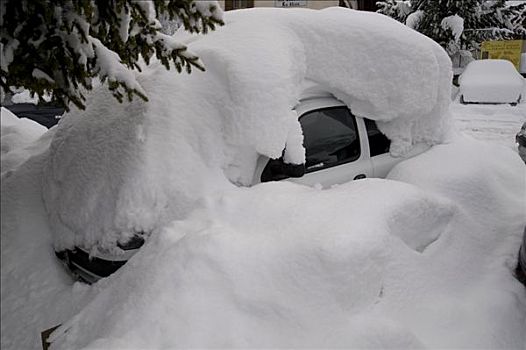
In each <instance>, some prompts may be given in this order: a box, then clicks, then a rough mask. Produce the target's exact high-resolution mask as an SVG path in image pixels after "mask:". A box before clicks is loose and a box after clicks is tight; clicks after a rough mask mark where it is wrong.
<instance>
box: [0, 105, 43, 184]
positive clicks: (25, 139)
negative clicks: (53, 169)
mask: <svg viewBox="0 0 526 350" xmlns="http://www.w3.org/2000/svg"><path fill="white" fill-rule="evenodd" d="M0 116H1V118H2V120H1V122H0V125H1V136H2V141H1V143H2V151H1V157H2V158H1V159H2V163H1V167H0V168H1V173H2V175H3V174H4V173H7V172H9V171H11V170H14V169H15V168H16V167H17V166H19V165H20V164H22V163H23V162H24V161H25V160H26V159H27V158H29V157H30V156H31V154H32V151H31V149H35V148H40V149H41V150H43V149H46V148H47V146H43V145H42V144H37V145H32V143H34V142H35V141H36V140H38V139H39V138H40V137H41V136H42V135H43V134H44V133H46V131H47V128H46V127H44V126H42V125H40V124H38V123H37V122H34V121H32V120H31V119H27V118H18V117H17V116H16V115H14V114H13V113H12V112H11V111H9V110H8V109H7V108H4V107H1V112H0ZM49 139H50V138H49V137H48V138H47V143H49Z"/></svg>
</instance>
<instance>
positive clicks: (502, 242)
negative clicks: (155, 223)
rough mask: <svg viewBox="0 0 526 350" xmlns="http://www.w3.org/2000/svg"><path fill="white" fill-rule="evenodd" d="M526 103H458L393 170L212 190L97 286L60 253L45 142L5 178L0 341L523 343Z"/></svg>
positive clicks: (28, 345)
mask: <svg viewBox="0 0 526 350" xmlns="http://www.w3.org/2000/svg"><path fill="white" fill-rule="evenodd" d="M524 108H526V104H525V103H522V104H520V105H518V106H517V107H511V106H509V105H495V106H493V105H460V104H459V103H458V97H457V99H456V101H454V104H453V116H454V122H455V127H456V128H457V129H458V130H460V131H461V132H462V133H464V134H467V135H466V136H463V137H459V138H458V139H457V140H456V141H454V142H451V143H449V144H446V145H438V146H435V147H433V148H431V150H430V151H428V152H426V153H424V154H422V155H420V156H418V157H417V158H415V159H413V160H411V161H408V162H404V163H401V164H400V165H399V166H398V167H397V168H395V169H394V170H393V171H392V172H391V174H390V175H389V179H388V180H366V181H363V182H362V180H361V181H357V182H353V183H349V184H346V185H342V186H338V187H335V188H332V189H328V190H316V189H310V188H307V187H301V186H299V185H295V184H291V183H271V184H269V183H267V184H262V185H258V186H255V187H252V188H235V187H229V188H227V189H226V191H223V192H222V193H216V194H209V195H208V196H207V197H206V198H205V200H203V201H202V202H201V203H200V204H199V207H198V208H197V210H196V211H194V212H193V213H192V214H191V215H190V217H189V218H187V219H185V220H179V221H173V222H171V223H169V224H167V225H164V226H163V227H161V228H160V229H159V234H158V235H153V236H152V237H151V239H150V240H149V241H148V243H147V244H146V246H145V247H144V248H143V249H142V250H141V251H140V252H139V254H137V255H136V256H134V257H133V258H132V260H130V261H129V262H128V263H127V265H125V267H124V268H122V269H121V270H120V271H119V272H117V274H115V275H114V276H112V277H109V278H107V279H103V280H101V281H100V282H98V283H96V284H95V285H92V286H87V285H85V284H82V283H79V282H75V283H73V281H72V280H71V279H70V277H69V275H68V274H67V272H66V271H65V270H64V269H63V267H62V266H61V265H60V264H59V262H58V260H57V259H56V257H55V256H54V254H53V238H52V234H51V228H50V223H49V219H48V216H47V213H46V209H45V207H44V203H43V201H42V177H43V169H44V167H45V166H46V164H47V163H49V162H50V152H49V151H48V150H47V147H40V148H34V149H33V150H32V152H31V155H30V158H29V159H28V160H27V162H25V163H23V164H21V165H20V166H18V167H17V168H16V169H14V170H13V172H12V173H11V174H10V175H9V176H5V174H4V175H3V176H2V181H1V196H0V199H1V201H2V203H1V220H0V222H1V241H2V244H1V245H0V249H1V255H0V256H1V264H0V268H1V283H0V287H1V307H0V312H1V322H0V324H1V348H2V349H6V350H7V349H13V350H18V349H41V340H40V332H41V331H43V330H45V329H48V328H50V327H53V326H55V325H58V324H63V325H64V326H63V327H62V328H60V329H59V330H58V331H57V332H56V333H54V334H53V339H54V344H53V346H54V347H55V348H58V349H61V348H64V349H71V348H91V349H95V348H96V349H100V348H132V349H133V348H149V349H154V348H159V349H161V348H162V349H165V348H173V347H175V346H179V345H188V344H194V345H197V346H198V347H200V348H203V347H205V346H207V345H208V346H210V347H212V346H213V347H216V348H228V347H233V346H235V345H236V344H240V347H245V348H246V347H249V346H250V345H253V346H257V347H264V346H268V347H270V346H272V345H275V344H277V345H275V346H276V347H279V348H284V347H287V346H288V347H293V346H295V347H310V348H312V347H319V348H327V347H330V346H331V345H334V346H336V345H340V346H341V347H344V348H362V349H363V348H398V349H401V348H403V349H407V348H424V347H425V348H456V349H459V348H466V349H467V348H470V349H473V348H477V349H481V348H484V349H524V348H525V347H526V334H525V333H524V329H526V294H525V293H524V287H523V286H521V285H520V284H519V283H518V282H517V281H516V280H515V279H514V278H513V276H512V271H513V269H514V267H515V264H516V261H517V251H518V248H519V245H520V238H521V234H522V229H523V227H524V225H525V224H526V222H525V221H526V220H525V216H524V213H525V212H526V208H525V201H524V198H525V197H524V196H525V193H524V186H525V182H524V178H525V176H526V174H525V169H526V168H525V166H524V164H523V163H521V161H520V158H519V157H518V155H517V153H516V150H511V148H512V147H514V146H515V145H514V142H513V141H514V135H515V133H516V132H517V131H518V130H519V129H520V127H521V125H522V123H523V122H524V121H526V113H525V109H524ZM61 123H62V121H61ZM2 126H4V123H3V120H2ZM26 126H27V127H28V128H31V126H29V125H26ZM110 126H111V125H110ZM24 128H25V127H24ZM55 129H56V128H54V129H51V130H50V131H49V132H48V134H46V135H47V136H45V137H44V139H45V138H46V137H49V134H50V133H51V134H52V132H53V131H54V130H55ZM21 133H25V132H24V131H23V130H21ZM35 137H37V135H35ZM473 138H475V139H479V140H480V141H474V140H473ZM42 139H43V138H40V139H38V140H37V142H36V143H38V142H41V140H42ZM2 140H4V139H3V138H2ZM6 140H7V139H6ZM11 140H12V141H13V142H16V141H17V139H15V138H11ZM33 145H35V143H32V144H30V146H33ZM503 146H504V147H503ZM9 148H10V149H15V148H17V147H15V145H12V146H9ZM159 156H160V157H161V156H162V154H160V155H159ZM340 202H341V203H342V206H339V203H340ZM352 218H354V220H352ZM426 222H427V223H426ZM433 240H434V241H433ZM430 242H432V243H431V244H429V243H430ZM66 330H68V331H67V333H64V332H65V331H66ZM264 335H268V338H263V337H264ZM325 340H326V341H325Z"/></svg>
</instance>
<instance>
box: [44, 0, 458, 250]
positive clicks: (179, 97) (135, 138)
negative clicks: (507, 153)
mask: <svg viewBox="0 0 526 350" xmlns="http://www.w3.org/2000/svg"><path fill="white" fill-rule="evenodd" d="M227 21H228V22H229V23H228V24H227V25H226V26H225V27H224V28H221V29H219V30H218V31H217V32H214V33H210V34H208V35H206V36H203V37H202V38H201V37H200V38H197V39H195V38H193V40H194V41H192V42H191V43H190V44H189V48H190V49H191V50H192V51H193V52H195V53H197V54H198V55H199V57H200V58H201V59H202V60H203V62H204V64H205V66H206V67H207V72H205V73H202V72H193V73H192V74H191V75H177V74H175V73H173V72H167V71H165V70H164V68H163V67H162V66H160V65H159V64H154V66H153V67H150V68H147V69H145V72H144V73H142V74H140V75H138V77H137V80H138V81H139V83H140V84H141V86H142V87H143V88H144V90H145V91H146V92H147V94H148V96H149V98H150V101H149V102H148V103H144V102H142V101H134V102H133V103H124V104H122V105H121V104H118V103H117V102H116V101H114V100H113V99H112V98H111V96H110V94H109V93H108V92H107V91H104V90H101V89H98V90H97V91H95V92H94V93H93V94H92V96H91V97H90V99H89V101H87V109H86V111H84V112H80V111H74V112H72V113H69V114H68V115H67V116H65V117H64V118H63V120H62V121H61V123H60V125H59V127H58V130H57V133H56V136H55V138H54V140H53V142H52V145H51V159H50V162H49V164H48V166H47V167H46V169H45V179H44V188H45V192H44V199H45V203H46V207H47V210H48V212H49V213H50V218H51V223H52V227H53V232H55V234H56V246H57V248H59V249H60V248H64V247H70V246H72V245H73V244H78V245H83V246H85V247H93V246H98V247H101V248H111V247H114V245H115V241H117V240H125V239H126V238H127V237H129V236H130V235H132V234H133V233H136V232H139V233H140V232H145V233H150V232H153V231H155V230H156V229H157V228H159V227H161V226H162V225H163V224H165V223H167V222H168V221H170V220H172V219H174V218H183V217H185V216H186V215H188V213H190V212H191V211H192V209H193V208H194V207H195V206H196V203H197V202H198V200H199V199H200V198H202V197H203V196H205V195H206V194H209V193H213V192H215V191H221V190H223V189H224V188H226V187H228V186H229V184H230V183H235V184H241V185H250V184H251V183H252V180H253V178H252V177H253V174H254V169H255V166H256V161H257V156H258V154H263V155H266V156H269V157H272V158H277V157H280V156H281V155H282V152H283V150H284V149H285V154H284V158H285V159H286V160H287V161H289V162H292V163H302V162H303V161H304V157H305V156H304V150H303V146H302V138H303V137H302V133H301V128H300V125H299V123H298V120H297V115H296V113H295V112H293V110H292V109H293V107H294V106H295V105H296V103H297V102H298V98H299V97H300V94H301V87H302V85H303V83H304V82H306V81H310V82H314V83H316V84H318V85H320V86H322V87H323V88H324V89H326V90H327V91H328V92H332V93H333V94H334V95H335V96H337V97H338V98H340V99H342V100H343V101H345V102H346V103H348V104H349V105H350V107H351V109H352V111H353V112H354V113H356V114H357V115H363V116H367V117H368V118H371V119H376V120H379V121H381V122H380V123H379V125H380V128H381V129H382V130H383V131H384V132H385V133H386V134H387V135H388V136H390V137H391V139H392V141H393V143H392V146H391V147H392V148H391V150H392V152H394V153H401V152H403V151H407V150H408V149H409V148H410V146H411V144H412V143H414V142H416V141H423V142H427V143H431V144H433V143H436V142H439V141H440V140H442V139H443V137H444V135H445V134H446V133H447V124H448V121H449V112H448V106H449V95H450V78H451V69H450V67H451V64H450V61H449V58H448V57H447V55H446V53H445V52H444V51H443V50H442V49H441V48H440V47H439V46H438V45H437V44H436V43H434V42H432V41H431V40H429V39H428V38H426V37H424V36H422V35H420V34H419V33H417V32H415V31H412V30H410V29H408V28H407V27H406V26H404V25H401V24H400V23H398V22H396V21H394V20H392V19H389V18H387V17H384V16H381V15H377V14H368V13H362V12H357V11H352V10H347V9H341V8H340V9H337V8H334V9H328V10H323V11H311V10H286V11H281V10H279V9H262V10H248V11H238V12H234V13H232V14H231V15H229V16H227ZM422 76H426V78H427V80H426V81H425V83H423V82H422ZM285 146H286V147H285ZM227 179H228V180H229V181H227Z"/></svg>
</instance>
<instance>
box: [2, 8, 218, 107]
mask: <svg viewBox="0 0 526 350" xmlns="http://www.w3.org/2000/svg"><path fill="white" fill-rule="evenodd" d="M159 18H164V19H165V20H171V21H178V22H180V23H182V25H183V26H184V28H185V29H186V30H188V31H190V32H197V33H207V32H208V31H209V30H213V29H215V26H216V25H222V24H223V21H222V11H221V9H220V8H219V6H218V4H217V2H216V1H197V0H170V1H166V0H152V1H136V0H53V1H49V0H1V1H0V27H1V29H0V46H1V47H0V70H1V79H0V87H1V89H3V90H4V91H5V92H10V91H12V89H13V88H17V87H24V88H26V89H28V90H29V91H30V92H32V93H35V94H37V95H38V96H39V99H40V100H42V97H43V96H44V95H45V94H51V96H52V100H53V101H54V102H55V103H58V104H61V105H63V106H64V107H66V108H68V105H69V104H70V103H73V104H75V105H76V106H78V107H79V108H84V101H85V96H84V93H83V90H90V89H91V88H92V79H93V78H95V77H98V78H99V79H100V80H101V81H102V82H103V83H106V84H107V85H108V88H109V89H110V90H111V91H112V93H113V95H114V96H115V98H117V99H118V100H119V101H121V102H122V100H123V98H125V97H127V98H128V99H129V100H131V99H132V97H133V95H138V96H140V97H141V98H143V99H144V100H147V96H146V93H145V92H144V90H143V89H142V88H141V86H140V85H139V84H138V83H137V81H136V80H135V75H134V74H133V72H132V70H140V69H141V68H140V66H139V60H140V58H142V59H144V62H145V63H146V64H149V63H150V60H151V59H152V57H154V56H155V57H156V58H157V59H158V60H160V62H161V63H162V64H163V65H164V66H165V67H166V69H170V68H171V67H174V68H175V69H176V70H177V71H179V72H180V71H182V70H183V69H184V70H186V71H187V72H188V73H190V72H191V69H192V67H195V68H197V69H200V70H204V67H203V65H202V64H201V62H200V61H199V58H198V57H197V56H195V55H194V54H192V53H190V52H189V51H188V50H187V48H186V47H185V45H183V44H182V43H180V42H178V41H177V40H175V39H174V38H173V37H171V36H169V35H167V34H164V33H163V32H162V30H161V29H162V28H161V24H160V22H159Z"/></svg>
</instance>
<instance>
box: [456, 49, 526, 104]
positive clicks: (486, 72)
mask: <svg viewBox="0 0 526 350" xmlns="http://www.w3.org/2000/svg"><path fill="white" fill-rule="evenodd" d="M459 83H460V94H461V96H463V97H464V101H466V102H481V103H515V102H517V101H518V100H519V97H521V93H522V90H523V86H524V78H522V76H521V75H520V74H519V73H518V72H517V70H516V69H515V67H514V66H513V64H512V63H511V62H510V61H507V60H497V59H487V60H478V61H473V62H470V63H469V64H468V66H467V67H466V69H465V70H464V72H463V73H462V75H461V76H460V78H459ZM523 97H524V96H523Z"/></svg>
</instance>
